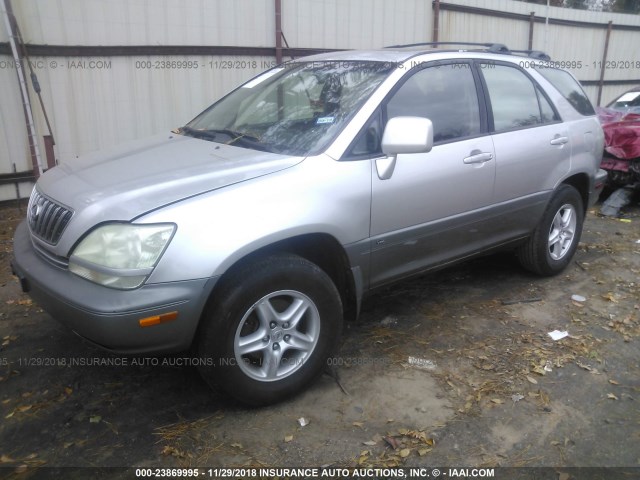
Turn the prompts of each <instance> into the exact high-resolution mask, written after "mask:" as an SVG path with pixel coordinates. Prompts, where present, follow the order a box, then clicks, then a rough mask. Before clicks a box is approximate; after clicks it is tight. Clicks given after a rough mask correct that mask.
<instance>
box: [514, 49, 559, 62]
mask: <svg viewBox="0 0 640 480" xmlns="http://www.w3.org/2000/svg"><path fill="white" fill-rule="evenodd" d="M511 51H512V52H513V53H524V54H525V55H526V56H528V57H531V58H535V59H536V60H545V61H547V62H548V61H549V60H551V57H550V56H549V55H547V54H546V53H544V52H541V51H540V50H511Z"/></svg>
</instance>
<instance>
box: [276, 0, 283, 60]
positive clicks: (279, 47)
mask: <svg viewBox="0 0 640 480" xmlns="http://www.w3.org/2000/svg"><path fill="white" fill-rule="evenodd" d="M275 8H276V64H277V65H280V64H281V63H282V0H275Z"/></svg>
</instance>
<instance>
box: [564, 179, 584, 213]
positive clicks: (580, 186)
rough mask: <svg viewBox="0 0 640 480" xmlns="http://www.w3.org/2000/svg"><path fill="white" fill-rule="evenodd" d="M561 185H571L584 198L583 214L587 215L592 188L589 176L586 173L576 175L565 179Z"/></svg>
mask: <svg viewBox="0 0 640 480" xmlns="http://www.w3.org/2000/svg"><path fill="white" fill-rule="evenodd" d="M560 185H570V186H572V187H573V188H575V189H576V190H577V191H578V193H579V194H580V197H581V198H582V210H583V211H582V213H583V214H584V213H586V212H587V208H588V207H589V191H590V187H591V182H590V180H589V175H587V174H586V173H576V174H575V175H572V176H570V177H568V178H565V179H564V180H563V181H562V182H561V183H560Z"/></svg>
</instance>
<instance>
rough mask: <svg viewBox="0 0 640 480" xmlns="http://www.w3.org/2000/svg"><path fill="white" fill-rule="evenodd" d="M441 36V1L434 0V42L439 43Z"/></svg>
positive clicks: (432, 38)
mask: <svg viewBox="0 0 640 480" xmlns="http://www.w3.org/2000/svg"><path fill="white" fill-rule="evenodd" d="M439 36H440V0H433V34H432V37H431V41H432V42H437V41H438V37H439Z"/></svg>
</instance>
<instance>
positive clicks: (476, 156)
mask: <svg viewBox="0 0 640 480" xmlns="http://www.w3.org/2000/svg"><path fill="white" fill-rule="evenodd" d="M489 160H493V153H491V152H481V151H479V150H474V151H473V152H471V155H469V156H468V157H465V158H463V159H462V161H463V162H464V163H466V164H467V165H469V164H472V163H485V162H488V161H489Z"/></svg>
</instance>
